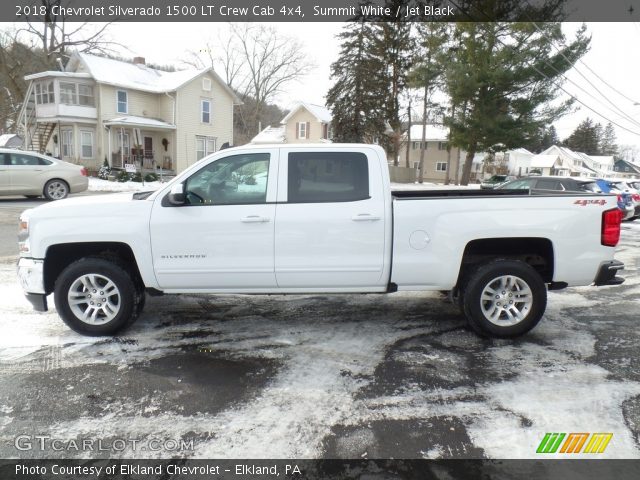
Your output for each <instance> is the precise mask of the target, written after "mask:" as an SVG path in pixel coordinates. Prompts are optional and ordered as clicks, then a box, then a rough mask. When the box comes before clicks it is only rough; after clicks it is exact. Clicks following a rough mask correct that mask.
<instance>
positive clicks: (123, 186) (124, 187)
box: [89, 177, 163, 192]
mask: <svg viewBox="0 0 640 480" xmlns="http://www.w3.org/2000/svg"><path fill="white" fill-rule="evenodd" d="M162 185H163V184H162V183H160V182H144V185H143V184H142V182H110V181H108V180H102V179H100V178H94V177H89V191H90V192H149V191H151V190H157V189H158V188H160V187H161V186H162Z"/></svg>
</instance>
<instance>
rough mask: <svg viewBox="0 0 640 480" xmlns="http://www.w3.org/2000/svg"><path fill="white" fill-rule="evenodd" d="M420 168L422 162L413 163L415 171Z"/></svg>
mask: <svg viewBox="0 0 640 480" xmlns="http://www.w3.org/2000/svg"><path fill="white" fill-rule="evenodd" d="M419 168H420V162H413V169H414V170H418V169H419Z"/></svg>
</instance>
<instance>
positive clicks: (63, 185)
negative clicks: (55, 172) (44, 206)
mask: <svg viewBox="0 0 640 480" xmlns="http://www.w3.org/2000/svg"><path fill="white" fill-rule="evenodd" d="M42 194H43V195H44V197H45V198H46V199H47V200H62V199H63V198H67V196H68V195H69V184H67V182H65V181H64V180H60V179H59V178H54V179H52V180H49V181H48V182H47V183H45V184H44V190H43V191H42Z"/></svg>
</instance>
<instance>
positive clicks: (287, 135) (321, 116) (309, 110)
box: [250, 102, 333, 143]
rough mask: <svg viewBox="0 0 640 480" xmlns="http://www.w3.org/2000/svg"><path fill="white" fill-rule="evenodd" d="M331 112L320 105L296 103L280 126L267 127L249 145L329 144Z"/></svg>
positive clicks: (331, 134)
mask: <svg viewBox="0 0 640 480" xmlns="http://www.w3.org/2000/svg"><path fill="white" fill-rule="evenodd" d="M331 120H332V115H331V111H330V110H329V109H327V108H326V107H323V106H321V105H314V104H313V103H307V102H298V103H297V104H296V105H294V107H293V108H292V109H291V110H290V111H289V113H287V114H286V115H285V116H284V118H283V119H282V120H280V126H278V127H271V126H269V127H267V128H265V129H264V130H262V131H261V132H260V133H258V135H256V136H255V137H253V138H252V139H251V142H250V143H323V142H331V138H332V137H333V131H332V129H331Z"/></svg>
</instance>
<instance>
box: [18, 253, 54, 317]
mask: <svg viewBox="0 0 640 480" xmlns="http://www.w3.org/2000/svg"><path fill="white" fill-rule="evenodd" d="M18 280H19V282H20V286H22V289H23V290H24V293H25V295H26V297H27V300H29V302H31V305H33V308H34V309H35V310H36V311H38V312H46V311H47V295H46V292H45V289H44V260H36V259H33V258H21V259H20V260H19V261H18Z"/></svg>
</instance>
